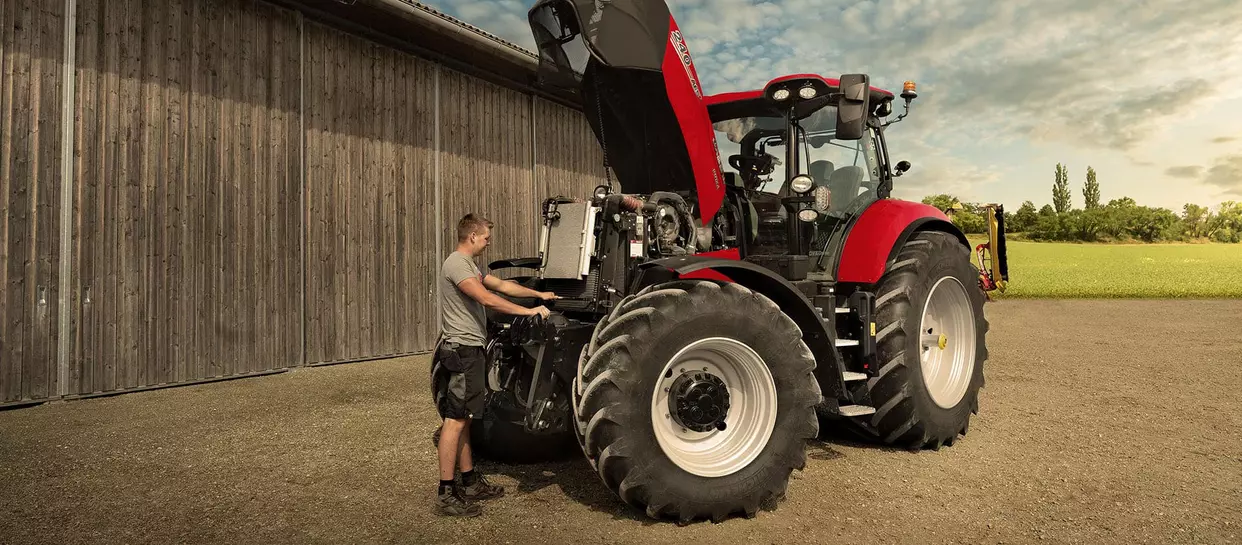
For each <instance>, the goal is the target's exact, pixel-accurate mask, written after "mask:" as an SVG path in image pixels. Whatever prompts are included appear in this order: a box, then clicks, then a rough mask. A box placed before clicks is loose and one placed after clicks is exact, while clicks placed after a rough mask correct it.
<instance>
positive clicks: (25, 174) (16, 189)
mask: <svg viewBox="0 0 1242 545" xmlns="http://www.w3.org/2000/svg"><path fill="white" fill-rule="evenodd" d="M64 26H65V20H64V2H63V1H52V0H0V218H2V219H0V282H2V283H0V403H5V402H16V401H22V400H30V399H41V398H47V397H49V396H52V395H56V391H57V386H58V384H57V382H56V381H57V373H56V369H57V364H56V362H57V349H56V344H57V342H56V341H57V323H58V319H59V313H58V309H57V300H58V296H59V293H60V290H59V287H58V281H59V278H60V275H59V272H58V268H59V266H60V258H59V252H60V244H59V238H58V233H59V230H60V220H59V215H60V197H61V191H60V184H61V175H60V168H61V162H60V158H61V156H62V154H61V149H60V146H61V130H60V123H61V113H62V106H61V104H62V100H61V84H62V81H63V77H62V74H61V71H62V64H63V61H64V43H65V40H64Z"/></svg>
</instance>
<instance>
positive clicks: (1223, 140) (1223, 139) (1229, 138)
mask: <svg viewBox="0 0 1242 545" xmlns="http://www.w3.org/2000/svg"><path fill="white" fill-rule="evenodd" d="M1237 139H1238V138H1237V137H1236V136H1217V137H1216V138H1213V139H1212V143H1213V144H1224V143H1226V142H1233V141H1234V140H1237Z"/></svg>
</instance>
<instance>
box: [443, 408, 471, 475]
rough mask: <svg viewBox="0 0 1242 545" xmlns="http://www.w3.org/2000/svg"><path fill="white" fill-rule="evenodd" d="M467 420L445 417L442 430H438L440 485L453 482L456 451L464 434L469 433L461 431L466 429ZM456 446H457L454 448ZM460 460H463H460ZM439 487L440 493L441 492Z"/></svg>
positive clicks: (456, 460) (456, 462)
mask: <svg viewBox="0 0 1242 545" xmlns="http://www.w3.org/2000/svg"><path fill="white" fill-rule="evenodd" d="M467 422H469V421H468V420H465V419H461V418H445V419H444V424H443V428H442V431H441V432H440V446H439V448H438V449H437V450H438V451H439V453H440V485H441V487H444V486H445V485H449V486H451V485H452V483H453V477H454V474H453V469H454V467H453V466H455V465H458V452H459V451H460V450H461V442H462V440H463V438H464V437H465V436H468V435H469V434H466V433H462V430H465V429H466V423H467ZM454 446H456V447H457V448H454ZM462 462H465V461H464V460H462ZM443 492H444V491H443V489H441V493H443Z"/></svg>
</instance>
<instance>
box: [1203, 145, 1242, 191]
mask: <svg viewBox="0 0 1242 545" xmlns="http://www.w3.org/2000/svg"><path fill="white" fill-rule="evenodd" d="M1203 183H1204V184H1206V185H1209V186H1212V187H1216V188H1219V189H1221V190H1223V192H1224V193H1225V194H1227V195H1239V196H1242V154H1236V155H1226V156H1224V157H1219V158H1217V159H1216V161H1215V163H1214V164H1213V165H1212V168H1209V169H1208V170H1207V172H1206V173H1205V174H1204V176H1203Z"/></svg>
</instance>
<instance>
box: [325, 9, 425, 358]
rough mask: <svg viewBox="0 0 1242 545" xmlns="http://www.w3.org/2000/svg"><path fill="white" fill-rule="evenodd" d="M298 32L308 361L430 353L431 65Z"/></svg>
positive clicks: (335, 37) (330, 35) (343, 38)
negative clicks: (302, 68) (302, 57)
mask: <svg viewBox="0 0 1242 545" xmlns="http://www.w3.org/2000/svg"><path fill="white" fill-rule="evenodd" d="M305 29H306V44H307V47H306V112H305V116H306V187H307V193H306V205H307V207H308V212H307V216H308V218H309V219H310V222H309V223H308V225H307V237H306V242H307V243H306V252H307V254H306V262H307V270H306V274H307V278H306V337H307V339H306V342H307V355H306V358H307V361H308V363H317V362H327V361H343V360H354V359H361V358H371V357H379V356H384V355H391V354H402V353H411V352H417V351H421V350H429V349H431V348H432V347H433V346H434V344H435V339H436V334H437V330H436V313H435V310H436V300H435V297H434V295H435V283H434V280H435V271H436V269H437V268H438V266H437V265H438V260H437V259H436V236H437V234H438V233H439V232H440V230H439V229H438V228H437V226H436V223H435V173H434V157H435V75H436V70H437V68H436V67H435V65H433V64H431V63H430V62H427V61H424V60H421V59H418V58H416V57H413V56H410V55H407V54H404V53H400V52H397V51H395V50H392V49H389V48H385V47H382V46H379V45H376V44H374V43H371V42H368V41H364V40H362V39H359V38H356V37H353V36H350V35H347V34H344V33H342V32H339V31H337V30H333V29H331V28H327V27H323V26H320V25H317V24H311V23H307V24H306V26H305Z"/></svg>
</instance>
